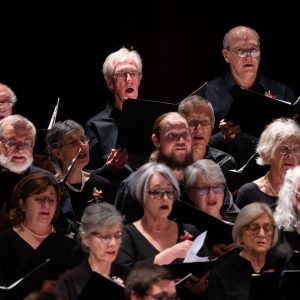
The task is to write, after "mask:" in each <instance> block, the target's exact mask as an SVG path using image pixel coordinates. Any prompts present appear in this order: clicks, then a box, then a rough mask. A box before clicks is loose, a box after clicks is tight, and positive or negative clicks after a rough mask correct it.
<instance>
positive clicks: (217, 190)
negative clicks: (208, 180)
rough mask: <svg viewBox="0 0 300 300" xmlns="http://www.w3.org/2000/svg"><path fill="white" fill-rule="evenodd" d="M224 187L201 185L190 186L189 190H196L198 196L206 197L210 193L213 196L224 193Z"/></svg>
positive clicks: (221, 185) (220, 185)
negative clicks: (211, 192)
mask: <svg viewBox="0 0 300 300" xmlns="http://www.w3.org/2000/svg"><path fill="white" fill-rule="evenodd" d="M224 188H225V187H224V185H223V184H218V185H213V186H209V185H203V186H191V189H194V190H196V192H197V193H198V194H199V195H203V196H207V195H208V194H209V193H210V191H213V193H214V194H217V195H219V194H222V193H224Z"/></svg>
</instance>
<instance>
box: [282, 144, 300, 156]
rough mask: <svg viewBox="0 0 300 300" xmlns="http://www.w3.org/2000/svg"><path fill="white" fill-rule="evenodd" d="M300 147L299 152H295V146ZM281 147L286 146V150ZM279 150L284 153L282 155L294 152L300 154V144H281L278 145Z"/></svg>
mask: <svg viewBox="0 0 300 300" xmlns="http://www.w3.org/2000/svg"><path fill="white" fill-rule="evenodd" d="M295 146H296V147H299V153H295V152H294V149H293V148H294V147H295ZM281 147H285V148H286V151H285V150H283V149H280V148H281ZM278 150H279V153H280V154H282V155H287V154H290V153H292V154H294V155H299V154H300V145H299V144H295V145H292V146H288V145H280V146H278Z"/></svg>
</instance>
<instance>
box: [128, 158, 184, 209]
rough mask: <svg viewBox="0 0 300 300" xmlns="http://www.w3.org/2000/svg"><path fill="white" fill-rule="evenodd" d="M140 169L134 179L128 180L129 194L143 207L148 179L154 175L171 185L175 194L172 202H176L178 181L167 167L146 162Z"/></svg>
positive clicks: (178, 193)
mask: <svg viewBox="0 0 300 300" xmlns="http://www.w3.org/2000/svg"><path fill="white" fill-rule="evenodd" d="M140 168H142V169H141V170H142V171H141V172H139V170H140V169H138V170H137V171H136V172H137V173H136V175H135V176H134V178H133V179H131V180H130V194H131V196H132V197H133V198H134V199H135V200H136V201H137V202H139V204H141V205H142V206H143V207H144V200H145V197H146V195H147V193H148V188H149V187H148V185H149V182H150V179H151V178H152V176H153V175H154V174H155V173H160V174H161V175H163V176H164V177H165V178H166V179H167V180H169V181H170V183H171V184H172V185H173V188H174V189H175V190H176V193H177V196H176V197H175V198H174V200H177V199H178V198H179V197H180V189H179V184H178V181H177V179H176V177H175V175H174V174H173V172H172V170H171V169H170V168H169V167H168V166H167V165H165V164H163V163H158V162H148V163H146V164H144V165H143V166H141V167H140Z"/></svg>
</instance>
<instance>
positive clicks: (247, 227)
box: [244, 223, 276, 236]
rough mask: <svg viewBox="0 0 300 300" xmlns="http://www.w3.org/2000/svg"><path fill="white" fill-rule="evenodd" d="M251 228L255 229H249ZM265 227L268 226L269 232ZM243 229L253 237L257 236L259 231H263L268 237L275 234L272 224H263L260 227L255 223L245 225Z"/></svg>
mask: <svg viewBox="0 0 300 300" xmlns="http://www.w3.org/2000/svg"><path fill="white" fill-rule="evenodd" d="M251 226H252V227H255V228H250V227H251ZM267 226H269V229H270V230H269V229H266V227H267ZM244 227H245V229H246V230H247V231H248V232H250V233H251V234H253V235H258V234H259V232H260V230H261V229H263V231H264V233H265V234H266V235H268V236H271V235H273V234H274V232H275V228H276V226H275V225H274V224H263V226H260V225H259V224H257V223H252V224H247V225H245V226H244ZM271 228H272V230H271Z"/></svg>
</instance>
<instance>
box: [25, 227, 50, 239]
mask: <svg viewBox="0 0 300 300" xmlns="http://www.w3.org/2000/svg"><path fill="white" fill-rule="evenodd" d="M20 225H21V227H22V228H23V229H25V230H26V231H27V232H29V233H31V234H32V235H33V236H35V237H37V238H39V239H44V238H46V237H47V236H48V235H49V234H50V233H52V232H54V228H53V225H51V230H50V232H49V233H47V234H45V235H38V234H35V233H34V232H32V231H31V230H30V229H29V228H27V227H26V226H25V225H24V224H23V223H20Z"/></svg>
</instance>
